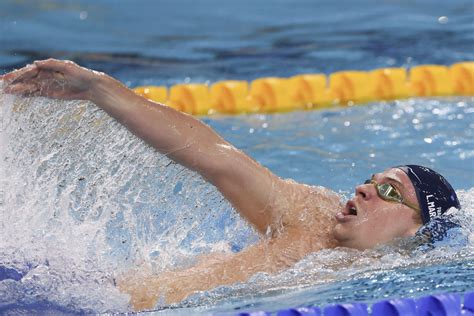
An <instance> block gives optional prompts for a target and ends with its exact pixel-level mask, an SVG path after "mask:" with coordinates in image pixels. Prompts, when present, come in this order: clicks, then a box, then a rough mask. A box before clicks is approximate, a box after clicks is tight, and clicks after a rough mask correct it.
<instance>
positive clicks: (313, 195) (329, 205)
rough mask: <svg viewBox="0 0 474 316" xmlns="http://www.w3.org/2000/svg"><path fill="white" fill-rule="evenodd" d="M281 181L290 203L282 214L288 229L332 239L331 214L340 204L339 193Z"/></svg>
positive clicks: (318, 187) (332, 224)
mask: <svg viewBox="0 0 474 316" xmlns="http://www.w3.org/2000/svg"><path fill="white" fill-rule="evenodd" d="M283 181H284V182H285V184H284V187H285V191H286V193H287V194H288V202H289V205H287V207H286V208H285V212H284V214H282V223H283V224H284V225H285V226H287V227H291V229H297V230H299V231H301V232H311V236H314V237H315V238H320V239H321V238H323V239H328V238H332V231H333V227H334V225H335V224H336V220H335V217H334V215H335V214H336V213H337V212H338V211H339V210H340V209H341V208H342V207H343V205H342V201H341V198H340V196H339V195H338V194H337V193H336V192H334V191H332V190H330V189H328V188H325V187H321V186H310V185H306V184H302V183H298V182H295V181H293V180H283Z"/></svg>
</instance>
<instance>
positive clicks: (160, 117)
mask: <svg viewBox="0 0 474 316" xmlns="http://www.w3.org/2000/svg"><path fill="white" fill-rule="evenodd" d="M90 100H91V101H92V102H94V103H95V104H97V105H98V106H99V107H100V108H102V109H103V110H104V111H106V112H107V113H108V114H109V115H110V116H112V117H113V118H115V119H116V120H118V121H119V122H120V123H121V124H123V125H124V126H126V127H127V128H128V129H129V130H130V131H131V132H132V133H134V134H135V135H137V136H138V137H140V138H142V139H143V140H145V141H146V142H147V143H148V144H150V145H151V146H153V147H154V148H155V149H157V150H158V151H159V152H161V153H163V154H166V155H167V156H168V157H170V158H171V159H173V160H175V161H177V162H178V163H180V164H182V165H184V166H186V167H188V168H190V169H193V170H196V171H198V172H199V173H201V174H202V175H203V176H204V177H210V176H211V175H210V173H212V172H213V170H214V169H215V168H216V167H217V165H216V163H215V161H216V160H215V159H210V158H211V157H212V156H214V158H216V157H215V155H219V153H221V152H222V151H226V150H229V147H231V146H230V144H228V143H227V142H226V141H224V140H223V139H222V138H221V137H220V136H219V135H217V133H215V132H214V131H213V130H212V129H211V128H210V127H208V126H207V125H205V124H204V123H202V122H201V121H199V120H198V119H195V118H194V117H192V116H190V115H187V114H185V113H181V112H179V111H176V110H174V109H173V108H170V107H168V106H165V105H162V104H158V103H155V102H151V101H149V100H146V99H145V98H143V97H141V96H139V95H137V94H135V93H134V92H133V91H132V90H130V89H128V88H126V87H125V86H124V85H122V84H121V83H120V82H118V81H116V80H114V79H112V78H110V77H104V78H103V79H102V80H101V81H100V82H99V83H98V84H97V85H96V87H95V88H94V91H93V92H92V93H91V96H90ZM210 160H214V162H213V163H212V164H211V163H209V164H206V162H210Z"/></svg>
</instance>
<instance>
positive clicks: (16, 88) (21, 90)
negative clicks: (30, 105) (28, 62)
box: [4, 83, 39, 95]
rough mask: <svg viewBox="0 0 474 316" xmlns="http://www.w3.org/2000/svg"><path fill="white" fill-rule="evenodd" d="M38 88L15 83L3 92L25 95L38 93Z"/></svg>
mask: <svg viewBox="0 0 474 316" xmlns="http://www.w3.org/2000/svg"><path fill="white" fill-rule="evenodd" d="M38 90H39V89H38V86H37V85H36V84H34V83H17V84H12V85H8V86H7V87H6V88H5V89H4V91H5V93H8V94H19V95H26V94H32V93H35V92H38Z"/></svg>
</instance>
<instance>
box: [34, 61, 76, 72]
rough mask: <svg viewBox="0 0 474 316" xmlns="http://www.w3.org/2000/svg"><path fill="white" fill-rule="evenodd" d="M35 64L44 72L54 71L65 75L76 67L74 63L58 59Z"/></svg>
mask: <svg viewBox="0 0 474 316" xmlns="http://www.w3.org/2000/svg"><path fill="white" fill-rule="evenodd" d="M34 64H35V65H36V66H37V67H38V68H40V69H42V70H52V71H58V72H61V73H65V72H66V71H67V70H68V68H70V67H71V65H74V63H73V62H72V61H64V60H57V59H51V58H50V59H47V60H39V61H35V62H34Z"/></svg>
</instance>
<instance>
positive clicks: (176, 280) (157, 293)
mask: <svg viewBox="0 0 474 316" xmlns="http://www.w3.org/2000/svg"><path fill="white" fill-rule="evenodd" d="M186 278H187V274H185V273H183V272H182V273H179V272H174V271H168V272H165V273H162V274H160V275H154V274H153V273H151V271H149V270H147V269H144V270H131V271H129V272H127V273H126V274H125V275H123V276H121V277H119V278H118V279H117V287H118V289H119V290H120V292H122V293H126V294H128V295H130V305H132V307H133V309H134V310H135V311H143V310H150V309H152V308H153V307H155V306H156V304H157V302H158V301H159V300H161V303H163V304H167V305H169V304H175V303H179V302H180V301H182V300H183V299H184V298H185V297H187V296H188V295H189V294H190V293H192V292H193V291H191V290H188V289H187V287H186V282H184V281H185V280H186Z"/></svg>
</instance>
